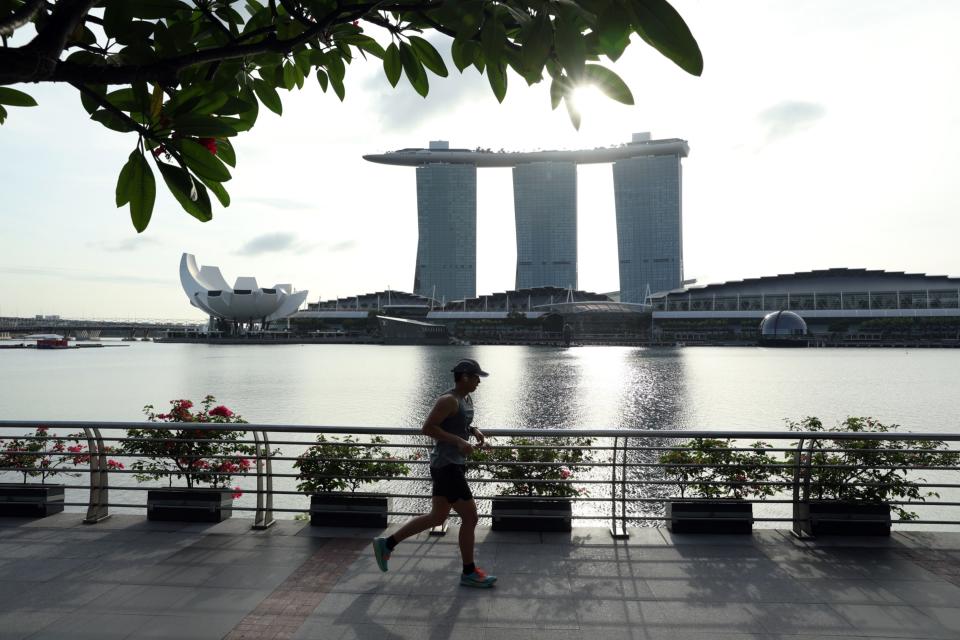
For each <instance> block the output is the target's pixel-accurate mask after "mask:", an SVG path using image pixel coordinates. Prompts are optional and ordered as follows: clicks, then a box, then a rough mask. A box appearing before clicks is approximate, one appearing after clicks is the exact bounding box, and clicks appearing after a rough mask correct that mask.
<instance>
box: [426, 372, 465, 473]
mask: <svg viewBox="0 0 960 640" xmlns="http://www.w3.org/2000/svg"><path fill="white" fill-rule="evenodd" d="M447 393H448V394H450V395H453V389H451V390H450V391H447ZM453 397H454V398H457V396H456V395H453ZM457 404H458V405H459V406H458V407H457V412H456V413H454V414H452V415H449V416H447V417H446V418H444V420H443V422H441V423H440V428H441V429H443V430H444V431H446V432H447V433H452V434H453V435H455V436H458V437H460V438H463V439H464V440H469V437H470V423H472V422H473V399H472V398H470V396H467V397H465V398H457ZM466 463H467V459H466V457H464V455H463V454H462V453H460V449H458V448H457V445H455V444H453V443H451V442H440V441H439V440H438V441H437V443H436V444H434V446H433V450H432V451H431V452H430V466H431V467H445V466H447V465H448V464H466Z"/></svg>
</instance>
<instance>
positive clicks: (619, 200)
mask: <svg viewBox="0 0 960 640" xmlns="http://www.w3.org/2000/svg"><path fill="white" fill-rule="evenodd" d="M613 190H614V200H615V203H616V211H617V249H618V252H619V259H620V300H621V301H623V302H644V298H645V296H646V292H647V288H648V287H649V290H650V292H651V293H656V292H658V291H668V290H671V289H678V288H680V286H681V285H682V283H683V228H682V216H681V202H682V199H681V194H682V184H681V166H680V156H678V155H660V156H641V157H636V158H630V159H628V160H620V161H618V162H615V163H614V164H613Z"/></svg>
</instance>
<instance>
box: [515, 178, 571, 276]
mask: <svg viewBox="0 0 960 640" xmlns="http://www.w3.org/2000/svg"><path fill="white" fill-rule="evenodd" d="M513 206H514V213H515V215H516V223H517V282H516V288H517V289H529V288H533V287H561V288H564V289H566V288H568V287H572V288H574V289H576V288H577V166H576V164H574V163H572V162H535V163H532V164H521V165H517V166H516V167H514V168H513Z"/></svg>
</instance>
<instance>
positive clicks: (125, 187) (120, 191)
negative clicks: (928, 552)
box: [116, 151, 136, 207]
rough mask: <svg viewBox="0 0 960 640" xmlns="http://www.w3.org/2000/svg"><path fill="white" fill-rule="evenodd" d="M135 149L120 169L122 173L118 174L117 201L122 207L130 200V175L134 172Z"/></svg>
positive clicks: (118, 205)
mask: <svg viewBox="0 0 960 640" xmlns="http://www.w3.org/2000/svg"><path fill="white" fill-rule="evenodd" d="M134 153H136V151H134V152H133V153H131V154H130V157H129V158H128V159H127V161H126V162H125V163H124V165H123V168H122V169H120V175H119V176H117V188H116V201H117V207H122V206H123V205H125V204H127V203H128V202H130V175H131V174H132V173H133V165H134V160H133V154H134Z"/></svg>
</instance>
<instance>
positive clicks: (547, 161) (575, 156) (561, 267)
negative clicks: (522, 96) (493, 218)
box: [363, 133, 690, 303]
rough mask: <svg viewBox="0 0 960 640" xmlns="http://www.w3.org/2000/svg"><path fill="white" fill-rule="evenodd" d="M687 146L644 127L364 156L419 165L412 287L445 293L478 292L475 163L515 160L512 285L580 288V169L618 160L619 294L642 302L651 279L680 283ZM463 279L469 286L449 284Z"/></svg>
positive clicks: (663, 285) (661, 285)
mask: <svg viewBox="0 0 960 640" xmlns="http://www.w3.org/2000/svg"><path fill="white" fill-rule="evenodd" d="M689 151H690V148H689V146H688V145H687V143H686V141H684V140H680V139H677V138H669V139H662V140H651V139H650V134H649V133H643V134H634V136H633V139H632V141H631V142H629V143H626V144H620V145H615V146H611V147H597V148H594V149H578V150H547V151H531V152H508V151H504V150H502V149H501V150H500V151H491V150H490V149H481V148H477V149H451V148H450V147H449V145H448V143H447V142H445V141H435V142H431V143H430V147H429V148H428V149H419V148H407V149H400V150H398V151H391V152H388V153H381V154H369V155H365V156H363V157H364V159H365V160H369V161H370V162H378V163H381V164H389V165H398V166H409V167H416V168H417V211H418V221H419V223H418V224H419V232H420V238H419V243H418V245H417V267H416V273H417V275H416V278H415V281H414V291H415V292H416V293H418V294H420V295H423V296H429V297H432V298H435V299H438V300H441V301H443V302H446V301H448V300H454V299H464V298H470V297H472V296H474V295H475V293H474V290H475V282H476V169H477V168H495V167H502V168H513V169H514V176H513V181H514V207H515V216H516V224H517V229H516V231H517V268H516V286H517V288H523V287H540V286H559V287H564V288H568V287H573V288H576V286H577V244H576V237H577V209H576V197H577V182H576V168H577V165H580V164H609V163H615V164H614V188H615V192H616V194H615V195H616V198H615V199H616V202H617V230H618V231H617V233H618V247H619V255H620V289H621V292H625V295H624V293H621V295H620V299H621V300H622V301H623V302H627V303H635V302H644V299H645V293H646V289H647V288H648V287H650V288H652V290H663V289H671V288H675V287H677V286H680V284H681V282H682V279H683V278H682V273H683V264H682V249H681V242H682V234H681V231H680V222H681V221H680V208H681V207H680V197H681V181H680V159H681V158H685V157H686V156H687V154H688V153H689ZM634 160H636V161H637V162H635V163H634V162H633V161H634ZM618 167H619V168H618ZM660 180H663V181H665V184H659V183H658V181H660ZM648 267H649V268H648ZM466 287H469V288H470V289H469V292H468V293H453V294H451V293H450V292H452V291H460V290H462V289H461V288H466Z"/></svg>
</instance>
